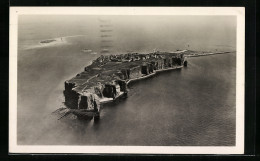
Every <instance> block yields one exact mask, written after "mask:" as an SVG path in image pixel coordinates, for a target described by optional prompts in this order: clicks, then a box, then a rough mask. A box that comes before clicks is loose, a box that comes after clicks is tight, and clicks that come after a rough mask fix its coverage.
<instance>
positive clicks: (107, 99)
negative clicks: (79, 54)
mask: <svg viewBox="0 0 260 161" xmlns="http://www.w3.org/2000/svg"><path fill="white" fill-rule="evenodd" d="M185 52H189V51H188V50H183V51H181V52H178V54H182V55H183V54H184V53H185ZM226 53H231V52H218V53H205V54H196V55H189V53H186V54H185V56H184V57H183V58H182V59H180V60H181V64H179V65H177V64H175V65H174V67H172V66H165V67H163V68H155V69H154V70H153V72H148V73H146V74H143V73H142V75H141V76H140V75H139V76H134V77H132V78H130V77H128V79H127V78H126V77H124V80H122V79H121V80H120V79H119V81H121V83H122V82H124V83H125V88H126V87H127V86H128V85H129V84H130V83H131V82H134V81H138V80H142V79H146V78H149V77H152V76H154V75H156V74H157V73H160V72H164V71H170V70H175V69H181V68H183V67H184V66H187V61H186V58H188V57H199V56H209V55H216V54H226ZM168 54H177V53H168ZM164 59H165V58H163V60H164ZM184 62H186V64H185V63H184ZM141 67H142V65H141ZM147 67H148V66H147ZM92 68H93V67H92ZM86 69H88V67H86ZM86 69H85V70H86ZM93 69H95V68H93ZM132 69H134V68H132ZM147 69H148V68H147ZM83 73H84V72H83ZM81 75H82V76H84V75H85V74H82V73H81V74H79V76H81ZM94 76H96V75H94ZM96 77H97V76H96ZM96 77H95V78H96ZM98 77H99V75H98ZM83 78H84V80H85V83H82V85H86V84H88V83H91V82H89V79H86V78H85V77H83ZM129 78H130V79H129ZM73 79H74V80H75V81H78V80H79V79H78V78H77V76H76V77H73V78H72V82H67V81H66V82H65V91H66V90H67V89H66V88H69V89H71V90H74V89H75V88H78V87H79V86H77V85H76V86H75V84H74V83H73ZM90 79H92V77H90ZM70 81H71V80H70ZM93 81H95V80H93ZM66 86H67V87H66ZM109 86H110V87H109V88H111V86H114V87H116V85H113V84H110V85H109ZM121 86H122V84H120V89H121ZM88 88H89V87H88ZM106 88H107V87H106ZM79 89H80V90H85V88H83V89H81V88H79ZM79 89H77V90H79ZM93 92H94V93H93ZM93 92H90V93H89V94H90V95H89V94H87V95H85V94H86V93H84V92H82V93H80V97H81V98H79V100H75V101H76V102H75V101H74V102H75V103H77V104H78V105H77V106H78V107H76V108H70V107H67V108H68V109H69V112H71V113H73V114H76V113H75V112H73V111H75V110H76V111H78V112H80V111H81V112H83V111H84V110H83V111H82V109H81V108H87V107H80V105H79V104H80V102H82V100H81V99H82V97H86V99H87V100H88V101H90V102H89V103H90V104H93V103H94V102H98V106H97V107H95V106H93V105H90V108H93V107H94V109H92V110H90V111H89V112H92V113H93V116H92V117H94V119H95V120H96V118H98V119H99V117H100V110H101V108H102V105H105V104H108V103H111V102H115V101H117V100H118V99H119V98H121V97H123V96H126V95H127V90H122V89H121V91H120V92H118V93H117V95H114V96H113V97H111V96H108V97H107V96H103V97H101V98H100V97H95V99H94V100H92V97H93V96H91V95H92V94H95V91H93ZM65 97H66V96H65ZM70 97H71V96H67V100H69V101H70V99H71V98H70ZM73 97H74V96H73ZM77 97H78V96H77ZM65 100H66V99H65ZM65 103H66V101H65ZM65 105H66V104H65ZM88 106H89V105H88ZM70 110H71V111H70ZM89 112H88V113H89ZM83 113H84V112H83ZM76 115H77V114H76ZM87 119H89V117H88V118H87Z"/></svg>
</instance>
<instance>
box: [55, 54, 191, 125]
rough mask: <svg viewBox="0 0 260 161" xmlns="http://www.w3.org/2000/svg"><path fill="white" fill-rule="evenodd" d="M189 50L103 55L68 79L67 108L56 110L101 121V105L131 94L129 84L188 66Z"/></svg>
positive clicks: (66, 87)
mask: <svg viewBox="0 0 260 161" xmlns="http://www.w3.org/2000/svg"><path fill="white" fill-rule="evenodd" d="M187 52H189V51H187V50H183V51H176V52H160V51H157V52H152V53H147V54H141V53H128V54H117V55H101V56H100V57H98V58H97V59H95V60H93V61H92V63H91V64H90V65H89V66H86V67H85V68H84V71H82V72H80V73H78V74H77V75H76V76H75V77H73V78H71V79H69V80H66V81H65V90H64V92H63V93H64V97H65V102H64V104H65V106H66V107H65V108H62V109H58V110H57V111H55V112H60V113H63V115H62V116H61V118H62V117H65V116H66V115H68V114H70V113H72V114H74V115H76V116H77V118H79V119H91V118H93V117H94V120H98V119H99V117H100V109H101V108H100V107H101V106H102V105H103V104H106V103H110V102H114V101H116V100H117V99H119V98H125V96H127V85H128V84H129V83H130V82H132V81H136V80H140V79H145V78H149V77H151V76H153V75H155V74H156V73H158V72H163V71H168V70H174V69H180V68H182V67H183V66H187V60H186V58H185V56H184V54H185V53H187Z"/></svg>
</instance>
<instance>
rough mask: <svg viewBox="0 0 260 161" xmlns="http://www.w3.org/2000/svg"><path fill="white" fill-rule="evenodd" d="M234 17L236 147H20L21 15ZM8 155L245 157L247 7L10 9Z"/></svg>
mask: <svg viewBox="0 0 260 161" xmlns="http://www.w3.org/2000/svg"><path fill="white" fill-rule="evenodd" d="M32 14H33V15H54V14H56V15H234V16H237V45H236V46H237V62H236V145H235V146H54V145H44V146H42V145H39V146H37V145H30V146H29V145H17V35H18V33H17V30H18V26H17V25H18V24H17V23H18V21H17V20H18V15H32ZM9 26H10V28H9V30H10V35H9V37H10V40H9V43H10V46H9V52H10V53H9V153H98V154H102V153H119V154H122V153H123V154H126V153H127V154H243V153H244V87H245V8H244V7H10V24H9Z"/></svg>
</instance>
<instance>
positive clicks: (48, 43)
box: [9, 7, 245, 154]
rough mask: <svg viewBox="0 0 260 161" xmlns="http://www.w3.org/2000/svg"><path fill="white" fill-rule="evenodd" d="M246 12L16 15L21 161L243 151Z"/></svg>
mask: <svg viewBox="0 0 260 161" xmlns="http://www.w3.org/2000/svg"><path fill="white" fill-rule="evenodd" d="M244 19H245V13H244V8H242V7H225V8H224V7H78V8H77V7H67V8H66V7H11V8H10V53H9V60H10V66H9V68H10V70H9V78H10V86H9V152H10V153H99V154H100V153H126V154H127V153H129V154H138V153H142V154H243V153H244V76H245V74H244V57H245V52H244V43H245V35H244V34H245V33H244V32H245V31H244V29H245V28H244V26H245V22H244V21H245V20H244Z"/></svg>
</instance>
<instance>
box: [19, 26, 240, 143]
mask: <svg viewBox="0 0 260 161" xmlns="http://www.w3.org/2000/svg"><path fill="white" fill-rule="evenodd" d="M35 26H36V27H35ZM46 27H48V26H40V25H39V26H37V24H36V25H35V24H34V25H28V24H27V25H26V24H25V25H21V26H20V28H19V40H18V42H19V50H18V104H17V110H18V113H17V117H18V118H17V119H18V126H17V130H18V132H17V136H18V138H17V140H18V144H22V145H32V144H34V145H172V146H174V145H183V146H196V145H200V146H211V145H215V146H223V145H235V130H236V129H235V125H236V122H235V113H236V109H235V97H236V93H235V92H236V90H235V83H236V82H235V81H236V77H235V76H236V73H235V72H236V66H235V65H236V53H230V54H226V55H212V56H205V57H194V58H188V67H186V68H183V69H181V70H175V71H169V72H165V73H160V74H158V75H156V76H154V77H152V78H149V79H146V80H142V81H139V82H135V83H133V84H131V85H130V86H129V93H128V98H127V99H125V100H121V101H120V102H118V103H117V104H114V105H109V106H108V105H107V106H104V108H103V109H102V113H101V119H100V121H99V122H98V123H94V122H93V120H92V121H90V122H83V121H79V120H72V119H63V120H57V119H58V118H57V116H55V115H52V114H51V113H52V112H53V111H55V110H56V109H58V108H60V107H63V101H64V98H63V90H64V81H65V80H67V79H70V78H71V77H73V76H75V75H76V74H77V73H78V72H80V71H83V69H84V67H85V66H87V65H88V64H89V63H90V62H91V60H93V59H95V58H97V57H98V56H99V55H98V54H96V55H95V54H90V53H84V52H82V51H81V50H82V49H84V48H88V49H92V50H93V51H95V49H97V48H98V47H97V46H95V43H93V42H92V41H91V40H90V37H94V36H93V35H95V33H93V32H86V33H84V35H88V36H78V37H70V38H67V39H66V41H67V42H66V43H64V44H60V45H56V46H49V47H48V46H47V47H39V44H38V42H39V41H40V40H44V39H48V38H55V37H61V36H71V35H79V34H82V31H83V30H84V28H85V27H86V26H84V25H83V26H81V27H82V28H81V29H78V30H77V31H73V30H72V29H70V28H69V24H68V25H67V28H66V29H63V30H64V31H63V33H62V32H61V31H60V32H59V33H57V32H56V31H57V30H58V29H59V28H60V27H59V26H52V30H46V29H45V28H46ZM35 28H37V30H34V29H35ZM41 29H42V31H44V32H46V31H48V32H49V35H51V36H49V37H48V36H46V34H44V33H43V32H40V31H41ZM35 31H37V32H35ZM65 31H66V32H65ZM84 31H85V30H84ZM76 32H78V33H76ZM28 47H29V48H28ZM218 48H219V49H221V48H220V47H218ZM172 50H174V49H172Z"/></svg>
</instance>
